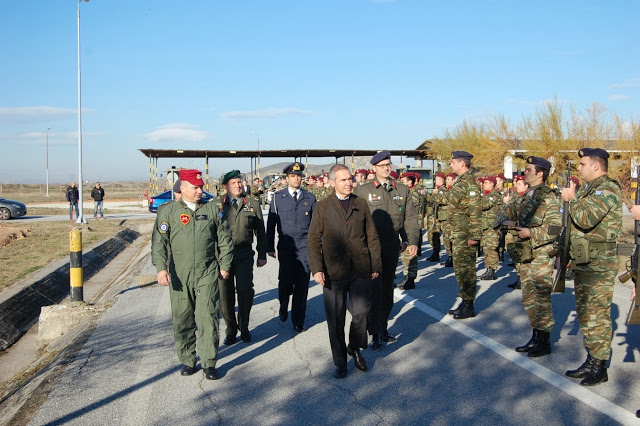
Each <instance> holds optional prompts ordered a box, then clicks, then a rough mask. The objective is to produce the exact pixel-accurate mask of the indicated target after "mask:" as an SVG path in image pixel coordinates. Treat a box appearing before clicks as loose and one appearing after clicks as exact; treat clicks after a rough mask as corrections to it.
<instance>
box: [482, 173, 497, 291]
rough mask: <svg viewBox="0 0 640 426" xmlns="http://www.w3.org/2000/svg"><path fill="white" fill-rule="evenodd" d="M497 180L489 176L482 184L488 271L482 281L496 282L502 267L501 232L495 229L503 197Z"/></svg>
mask: <svg viewBox="0 0 640 426" xmlns="http://www.w3.org/2000/svg"><path fill="white" fill-rule="evenodd" d="M495 186H496V178H495V177H494V176H487V177H486V178H485V179H484V182H483V184H482V189H483V196H482V241H481V244H482V251H483V252H484V265H485V266H486V268H487V269H486V271H485V273H484V274H482V275H481V276H480V277H479V278H480V279H481V280H495V279H496V271H497V270H498V267H499V266H500V261H499V260H498V243H499V242H500V231H498V230H495V229H493V223H494V222H495V221H496V213H498V211H500V210H501V209H502V206H503V203H502V195H500V193H499V192H498V191H496V190H495Z"/></svg>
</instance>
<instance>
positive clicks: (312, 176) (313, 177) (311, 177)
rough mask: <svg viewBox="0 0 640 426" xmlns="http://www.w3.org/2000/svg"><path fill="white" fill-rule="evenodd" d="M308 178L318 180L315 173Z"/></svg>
mask: <svg viewBox="0 0 640 426" xmlns="http://www.w3.org/2000/svg"><path fill="white" fill-rule="evenodd" d="M307 179H313V180H316V177H315V176H314V175H311V176H309V177H308V178H307Z"/></svg>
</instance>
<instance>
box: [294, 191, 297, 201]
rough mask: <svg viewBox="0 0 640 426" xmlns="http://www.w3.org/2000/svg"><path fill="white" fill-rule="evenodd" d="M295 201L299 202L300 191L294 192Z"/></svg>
mask: <svg viewBox="0 0 640 426" xmlns="http://www.w3.org/2000/svg"><path fill="white" fill-rule="evenodd" d="M293 201H295V202H296V203H297V202H298V191H294V193H293Z"/></svg>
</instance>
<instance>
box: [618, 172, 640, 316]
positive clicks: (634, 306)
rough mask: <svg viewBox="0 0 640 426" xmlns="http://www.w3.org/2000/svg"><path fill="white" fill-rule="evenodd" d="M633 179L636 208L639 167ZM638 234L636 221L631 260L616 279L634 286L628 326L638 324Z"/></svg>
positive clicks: (639, 190)
mask: <svg viewBox="0 0 640 426" xmlns="http://www.w3.org/2000/svg"><path fill="white" fill-rule="evenodd" d="M632 174H633V170H632ZM633 177H634V178H635V179H636V181H635V182H634V183H635V187H636V200H635V205H636V206H638V205H640V188H639V187H638V184H640V166H637V167H636V170H635V176H633ZM638 232H640V221H637V220H636V221H635V222H634V225H633V236H634V243H633V252H632V254H631V258H630V259H629V261H628V262H627V272H625V273H624V274H622V275H620V276H619V277H618V279H619V280H620V282H622V283H624V282H627V281H629V279H630V278H631V279H633V282H634V284H635V285H636V298H635V299H634V300H632V301H631V309H629V315H628V316H627V324H629V325H631V324H640V301H639V300H638V299H639V298H640V294H639V291H640V288H639V286H638V257H639V254H640V253H638V252H639V251H640V236H638Z"/></svg>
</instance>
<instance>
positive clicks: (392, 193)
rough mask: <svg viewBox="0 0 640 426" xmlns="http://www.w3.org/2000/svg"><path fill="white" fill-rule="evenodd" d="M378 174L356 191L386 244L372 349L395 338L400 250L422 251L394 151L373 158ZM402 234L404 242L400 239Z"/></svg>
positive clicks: (376, 285)
mask: <svg viewBox="0 0 640 426" xmlns="http://www.w3.org/2000/svg"><path fill="white" fill-rule="evenodd" d="M370 162H371V164H372V165H373V167H374V169H375V171H376V176H375V178H374V179H372V180H369V181H367V182H366V183H365V184H364V185H360V186H356V188H355V189H354V194H356V195H357V196H358V197H361V198H363V199H364V200H365V201H366V202H367V205H368V206H369V210H370V211H371V216H372V217H373V222H374V224H375V225H376V230H377V231H378V237H379V238H380V244H381V246H382V275H381V277H378V278H377V279H375V280H374V281H373V284H372V292H371V297H372V305H371V310H370V311H369V324H368V329H369V334H370V335H371V336H372V337H373V340H372V349H373V350H379V349H380V348H382V342H383V341H384V342H395V341H396V338H395V337H394V336H392V335H391V334H390V333H389V332H388V330H387V320H388V319H389V315H390V314H391V309H392V308H393V281H394V278H395V275H396V266H397V264H398V256H399V255H400V252H402V251H404V250H405V249H406V248H409V254H410V255H411V256H416V255H417V254H418V234H419V229H418V215H417V213H416V209H415V206H414V204H413V201H412V200H411V194H410V192H409V188H407V186H406V185H403V184H401V183H399V182H396V181H395V180H394V179H390V175H391V153H390V152H389V151H382V152H379V153H377V154H376V155H374V156H373V157H372V158H371V161H370ZM400 238H402V243H401V242H400Z"/></svg>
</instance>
